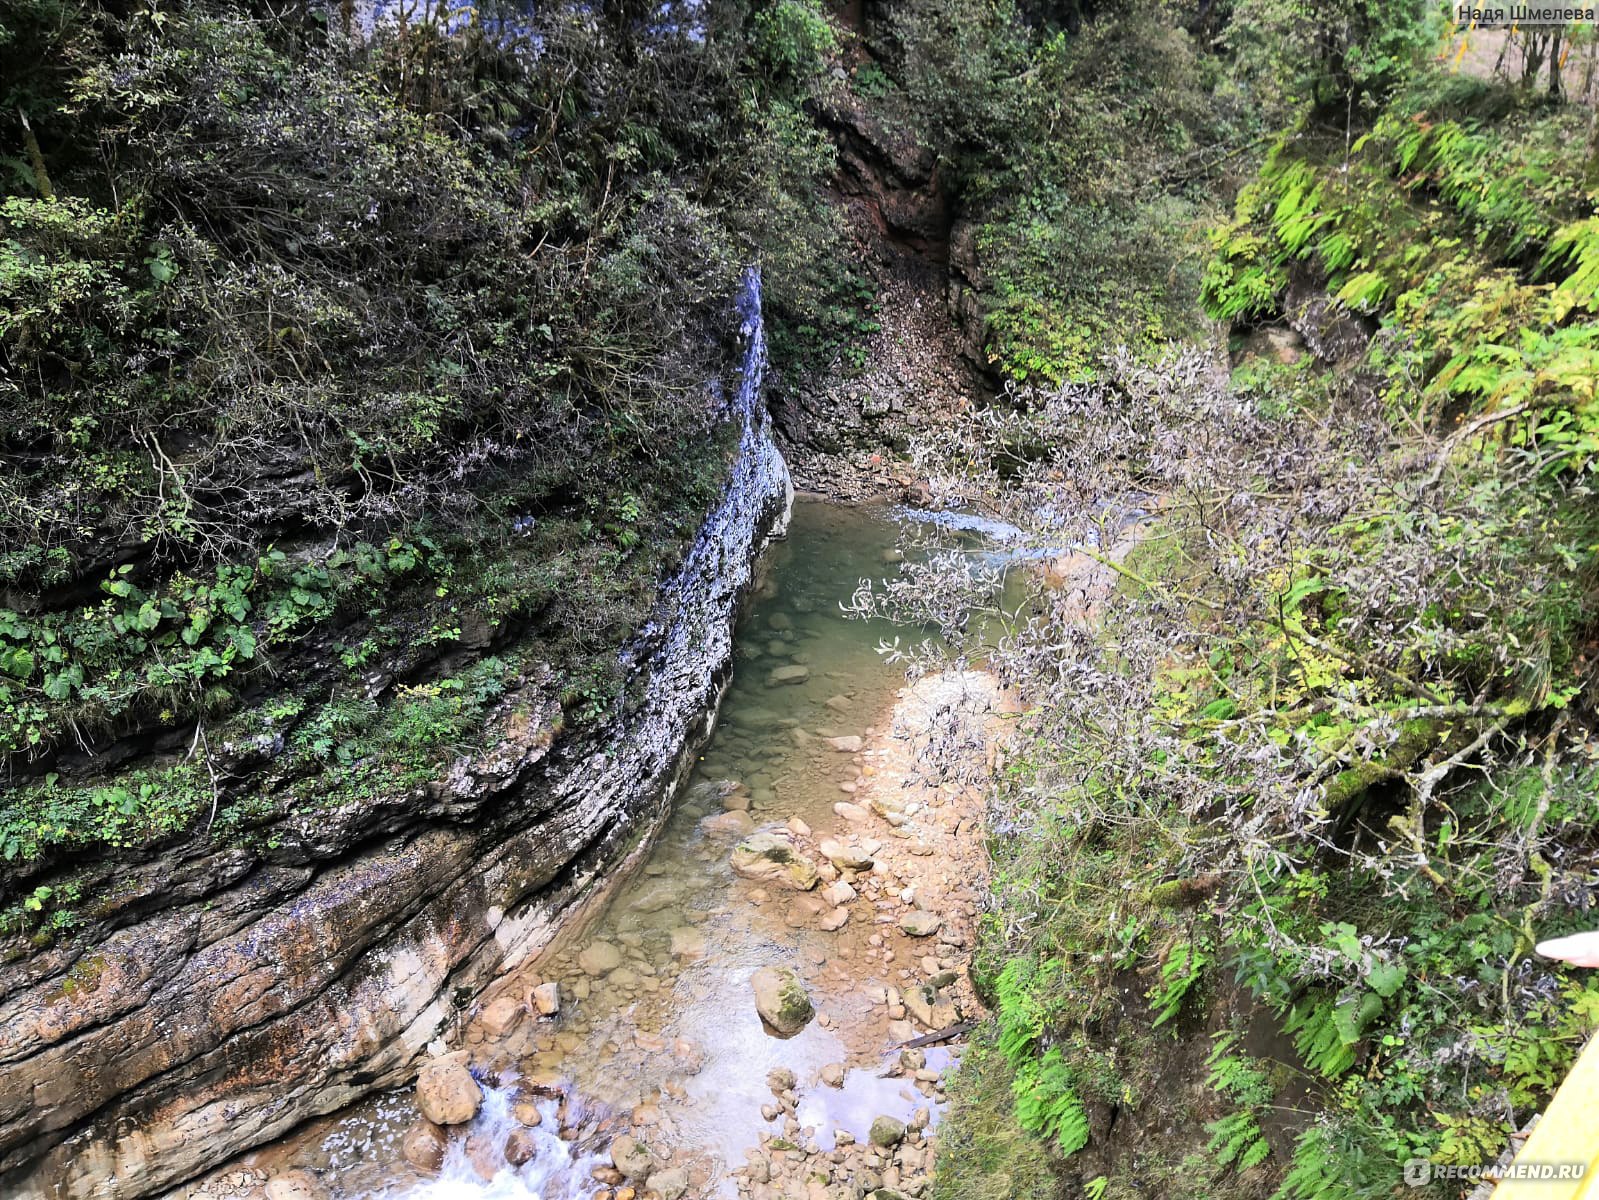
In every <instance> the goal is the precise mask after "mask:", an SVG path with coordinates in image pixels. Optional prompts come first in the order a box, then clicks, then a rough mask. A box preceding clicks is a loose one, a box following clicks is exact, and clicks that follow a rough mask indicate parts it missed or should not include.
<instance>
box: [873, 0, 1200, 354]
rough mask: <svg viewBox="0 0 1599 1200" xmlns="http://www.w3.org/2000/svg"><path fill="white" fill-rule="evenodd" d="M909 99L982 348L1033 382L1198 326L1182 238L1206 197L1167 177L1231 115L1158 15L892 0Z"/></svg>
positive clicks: (1121, 9)
mask: <svg viewBox="0 0 1599 1200" xmlns="http://www.w3.org/2000/svg"><path fill="white" fill-rule="evenodd" d="M891 24H892V28H893V31H894V35H895V38H896V41H897V43H898V44H899V46H900V48H901V59H902V62H901V64H900V69H901V73H902V75H903V86H904V91H905V96H906V101H907V104H908V106H909V107H910V109H911V111H913V112H915V113H916V114H917V117H918V119H919V120H920V121H922V122H925V124H926V127H927V128H928V130H929V133H930V135H931V138H932V140H933V143H934V145H935V146H937V148H938V149H939V150H940V151H941V152H942V154H943V155H944V157H945V159H946V161H947V162H948V164H949V167H950V168H951V174H952V182H953V184H954V187H955V189H956V193H957V198H958V201H959V203H960V204H961V206H962V208H963V209H964V210H965V211H966V212H967V213H969V214H970V215H971V217H972V221H973V225H974V226H975V238H974V239H973V241H974V244H973V245H972V246H971V250H972V251H974V252H975V265H976V267H977V270H976V271H975V272H973V277H974V279H975V280H976V281H977V286H978V288H979V291H980V293H981V296H980V299H981V302H982V307H983V312H984V318H985V323H986V334H987V345H986V349H987V354H988V358H989V361H990V362H991V363H992V364H993V366H994V368H995V370H996V371H997V372H998V373H999V374H1000V375H1001V376H1003V377H1005V378H1009V379H1012V380H1016V381H1027V382H1032V383H1040V384H1053V383H1059V382H1060V381H1062V380H1065V379H1079V378H1084V377H1086V376H1088V375H1091V374H1093V372H1094V370H1095V366H1096V364H1097V361H1098V355H1099V353H1100V351H1101V350H1103V349H1104V348H1106V347H1107V346H1110V345H1114V344H1117V343H1125V344H1127V345H1129V346H1132V347H1134V348H1135V349H1137V350H1139V351H1142V352H1149V351H1151V350H1152V348H1153V347H1154V346H1155V345H1157V344H1158V343H1159V342H1160V341H1161V340H1162V339H1165V338H1171V337H1176V336H1181V335H1183V334H1185V333H1188V332H1190V331H1191V330H1192V329H1193V328H1194V327H1195V325H1196V324H1197V322H1196V320H1195V318H1196V315H1197V311H1196V309H1197V306H1196V299H1195V297H1196V294H1197V289H1198V278H1197V266H1198V264H1197V259H1196V255H1195V254H1194V253H1193V252H1192V248H1191V244H1192V242H1193V240H1194V238H1195V237H1196V235H1197V231H1198V229H1199V226H1200V219H1201V218H1200V214H1201V213H1202V211H1203V204H1204V200H1203V195H1202V193H1201V191H1200V190H1199V189H1197V188H1184V187H1178V186H1167V185H1166V184H1165V183H1164V176H1165V175H1167V174H1168V173H1169V174H1171V175H1172V176H1175V177H1183V178H1186V177H1188V175H1189V172H1190V170H1191V167H1190V165H1189V164H1191V163H1192V162H1193V161H1194V160H1195V159H1199V158H1202V157H1203V156H1204V154H1205V150H1206V148H1207V147H1208V146H1209V145H1210V144H1211V143H1212V142H1213V141H1214V140H1215V139H1217V138H1218V137H1220V136H1222V134H1223V133H1224V131H1225V130H1226V129H1227V126H1228V122H1229V118H1230V116H1231V114H1229V113H1225V112H1218V106H1216V105H1215V104H1214V103H1213V96H1212V94H1211V91H1210V87H1211V81H1210V80H1209V79H1208V77H1207V76H1206V74H1205V71H1204V68H1203V65H1202V63H1201V62H1200V60H1199V57H1198V55H1197V54H1196V51H1195V47H1194V46H1193V44H1192V42H1191V41H1190V40H1189V38H1188V36H1187V35H1186V34H1185V33H1183V32H1182V31H1181V30H1179V29H1175V28H1173V26H1172V23H1171V21H1170V19H1169V14H1167V13H1164V12H1157V11H1155V8H1154V7H1153V6H1150V5H1146V4H1130V5H1124V6H1114V7H1112V8H1109V9H1107V10H1106V11H1104V12H1103V13H1101V14H1099V16H1098V17H1097V18H1096V19H1094V20H1092V21H1089V22H1085V23H1083V24H1082V25H1081V26H1080V27H1078V28H1075V29H1072V30H1069V31H1068V30H1062V29H1059V28H1055V27H1052V26H1049V25H1045V24H1034V23H1032V22H1030V21H1029V19H1028V17H1027V15H1026V13H1025V12H1024V11H1023V9H1022V7H1021V6H1018V5H1016V4H1014V3H1009V2H1007V3H1002V4H986V3H974V2H972V0H917V2H916V3H913V4H908V5H904V6H901V7H898V8H896V9H895V11H894V13H893V15H892V17H891Z"/></svg>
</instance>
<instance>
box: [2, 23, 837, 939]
mask: <svg viewBox="0 0 1599 1200" xmlns="http://www.w3.org/2000/svg"><path fill="white" fill-rule="evenodd" d="M353 11H354V10H353V9H351V8H350V7H348V6H344V7H341V6H338V5H320V4H312V5H299V6H295V7H293V8H292V9H289V10H280V9H279V8H277V7H274V6H270V5H258V4H252V3H248V2H245V0H239V2H233V0H216V2H214V3H209V2H208V3H202V4H192V5H184V6H179V7H177V8H168V7H164V6H158V5H146V4H143V3H129V4H124V3H120V2H118V0H106V2H104V3H96V4H88V5H85V4H77V3H62V2H61V0H26V2H24V3H21V4H17V5H12V6H10V7H9V8H8V9H7V11H6V14H5V15H4V16H3V18H0V143H3V145H4V152H3V153H4V157H0V184H3V192H0V405H3V407H4V408H5V411H6V412H7V414H8V417H9V421H8V423H7V426H6V429H5V430H4V432H3V433H0V589H3V592H0V757H3V758H4V761H5V777H4V783H3V784H0V787H3V788H4V789H5V790H4V793H3V802H0V901H3V903H0V909H3V910H4V915H3V917H0V921H3V924H4V928H5V930H6V931H7V932H13V933H18V932H20V933H36V934H39V935H41V936H45V935H48V934H49V933H50V932H52V931H56V930H60V929H63V928H66V927H68V926H69V925H70V924H71V922H72V920H74V919H75V917H74V914H73V912H72V911H69V908H68V906H66V905H64V904H63V903H62V900H63V899H64V898H65V897H67V896H69V895H71V894H72V893H73V892H74V891H75V887H74V885H73V884H72V882H71V880H72V873H71V870H70V867H71V864H72V863H73V862H74V861H77V858H78V856H85V855H87V856H96V855H102V854H108V853H109V854H112V855H114V854H116V853H120V852H128V853H135V852H141V851H143V850H147V849H150V848H152V847H155V846H158V845H160V844H161V843H163V842H164V841H170V840H172V839H174V838H182V837H190V836H199V837H202V838H205V837H241V836H246V835H245V833H244V832H243V831H249V830H254V831H256V832H254V833H250V834H248V837H249V838H251V839H254V840H255V841H256V842H259V843H260V844H262V845H266V844H269V843H270V842H271V841H272V839H273V838H274V837H275V836H276V835H275V834H274V833H273V832H272V830H273V823H274V822H275V821H276V820H277V819H278V818H279V817H281V816H282V815H284V814H285V813H289V812H293V811H296V810H303V809H304V808H305V807H306V806H308V805H310V806H318V805H331V804H337V803H341V802H346V801H351V800H359V799H360V798H362V797H376V796H381V795H383V794H384V793H385V791H388V792H389V793H390V794H396V795H397V794H404V793H405V792H406V790H407V789H409V788H414V787H416V786H419V784H420V783H421V782H424V781H425V780H427V779H429V778H432V777H435V776H436V775H437V774H438V772H440V771H441V770H443V769H444V767H445V765H447V763H448V762H449V761H450V760H451V759H452V758H453V757H455V756H456V755H458V754H459V753H461V752H462V750H463V749H464V748H468V747H470V746H472V745H474V744H476V743H477V742H478V741H479V740H480V739H481V738H482V737H483V736H484V735H483V730H482V720H483V718H484V715H485V713H486V712H487V711H488V709H489V708H490V707H492V704H491V701H492V700H493V699H494V697H497V696H499V695H500V694H501V693H504V692H508V691H509V692H513V693H517V692H518V689H521V688H527V687H533V685H534V683H535V682H537V688H535V689H534V690H537V689H538V688H544V689H546V690H549V691H550V692H552V693H553V694H554V695H555V696H557V697H558V699H559V701H560V703H561V706H562V707H563V708H564V710H565V718H564V719H565V720H567V721H578V722H581V721H584V720H593V719H595V718H597V717H599V716H601V715H603V714H604V713H605V712H607V711H609V710H610V709H611V708H612V707H613V706H614V705H615V704H617V703H619V702H621V700H622V699H623V697H622V695H621V688H622V686H623V683H624V680H623V677H622V673H621V671H620V669H619V665H618V658H617V654H616V651H617V649H618V647H619V646H621V645H622V644H623V642H624V641H625V640H626V638H627V637H628V635H629V634H630V632H631V631H632V630H633V629H634V628H635V627H636V626H638V625H639V624H641V623H642V621H643V620H644V619H645V617H646V616H647V615H648V613H649V612H650V610H651V608H652V606H653V605H654V603H655V601H656V596H655V590H656V584H657V582H658V580H659V579H660V578H661V577H662V574H663V572H665V571H666V570H667V569H668V568H669V567H670V566H671V565H672V563H673V562H674V561H675V559H676V556H677V555H678V554H679V552H680V548H681V546H682V545H683V544H684V543H685V539H686V538H687V537H688V536H689V535H690V534H691V533H692V532H693V531H694V530H695V529H696V528H697V527H698V525H699V522H700V519H701V517H702V516H703V513H704V511H705V508H706V505H707V503H708V502H709V500H710V497H711V495H712V493H713V489H714V488H715V487H716V486H717V481H718V479H719V478H720V475H721V471H722V464H723V461H724V455H725V452H726V449H727V446H726V442H725V439H724V437H723V436H722V431H721V428H720V404H721V402H720V400H719V398H718V393H717V391H716V381H717V380H718V377H719V376H721V375H722V374H723V372H724V370H725V369H726V368H727V366H728V364H729V363H730V362H731V358H730V355H729V350H730V349H731V346H732V339H733V337H734V335H735V334H736V321H735V320H734V319H733V317H732V308H733V300H734V296H735V293H736V290H737V282H738V278H739V273H740V272H741V271H742V269H743V268H744V266H745V265H746V264H748V263H750V262H752V261H759V262H761V263H762V264H763V266H764V269H765V277H766V294H767V296H768V298H769V302H770V305H771V307H772V309H773V310H774V313H775V317H774V319H775V320H777V321H779V322H783V321H788V322H794V321H798V320H801V319H810V314H811V313H812V311H813V310H816V309H823V310H827V311H830V310H829V309H828V306H830V305H834V304H836V303H837V299H838V296H839V295H841V294H846V293H843V292H841V289H844V288H847V287H848V282H849V281H848V278H847V274H846V273H844V272H842V271H840V270H839V269H838V268H837V267H836V265H835V263H834V261H833V258H832V256H831V255H830V254H829V253H828V252H829V250H830V249H831V248H832V247H833V246H835V245H836V243H837V240H838V238H839V236H840V230H839V227H838V224H837V221H836V219H835V217H834V215H833V214H832V211H831V209H830V208H829V207H828V205H827V204H826V202H825V199H824V198H823V197H822V196H821V193H820V187H819V185H820V181H821V180H822V179H823V178H824V177H825V173H826V171H827V170H828V168H829V166H830V162H831V151H830V147H829V146H828V145H827V143H826V142H825V139H823V138H822V137H821V135H820V134H819V133H818V131H817V130H816V129H815V128H814V127H813V126H811V125H810V124H809V123H808V122H807V121H805V120H804V119H803V118H802V115H801V113H800V106H801V105H802V104H803V103H804V101H805V99H806V97H808V96H810V95H811V94H813V93H814V91H815V90H816V89H817V88H819V87H821V86H823V83H824V81H825V79H826V76H825V74H824V72H823V67H824V63H825V59H824V56H825V54H826V53H827V52H828V49H829V43H828V42H827V37H828V36H830V31H829V27H828V26H827V24H826V22H825V21H822V20H821V18H820V16H819V15H818V13H817V11H816V10H815V9H814V8H813V7H812V6H811V5H809V4H808V3H806V2H805V0H780V2H778V3H776V4H775V5H770V6H761V7H757V8H753V9H752V8H750V7H749V6H745V5H738V4H727V5H719V4H713V5H710V6H703V5H693V6H689V5H684V6H673V7H672V8H671V9H670V11H669V12H665V15H663V12H664V11H665V10H657V9H651V10H649V11H647V12H646V11H645V10H643V9H638V8H635V7H629V6H626V5H618V6H614V7H608V8H606V9H605V11H604V12H603V13H601V12H598V11H595V10H591V9H590V7H588V6H585V5H579V4H558V5H549V6H539V7H538V8H537V9H536V10H533V9H531V8H529V7H528V6H523V5H504V6H498V7H496V6H494V5H484V6H479V7H477V8H475V9H473V10H470V11H469V12H457V11H456V10H455V9H454V7H453V6H450V5H444V4H439V5H428V6H423V7H420V8H417V7H415V6H412V7H409V8H408V9H407V11H406V12H405V14H404V16H403V19H402V18H400V17H397V16H396V15H395V14H393V13H389V12H388V11H387V10H385V9H383V8H382V7H381V6H380V7H379V8H378V10H377V11H376V16H375V18H374V19H372V20H371V21H367V22H364V23H363V21H358V20H355V19H354V17H353V16H352V13H353ZM779 209H781V210H782V211H783V212H784V213H785V214H786V219H785V220H783V221H782V222H773V221H771V220H770V219H769V218H770V214H771V213H772V212H774V211H777V210H779ZM663 297H670V301H669V302H663ZM823 323H824V324H825V320H824V322H823ZM539 681H544V682H539ZM516 703H517V704H519V705H524V706H531V705H532V701H531V700H530V699H528V698H526V697H525V696H524V697H523V698H522V699H519V700H517V701H516ZM534 707H536V706H534ZM263 746H271V747H273V748H274V749H272V751H271V752H270V753H265V754H264V753H263V752H262V749H261V748H262V747H263ZM265 760H270V762H271V766H270V769H268V768H267V767H266V766H265V765H264V762H265ZM63 866H65V867H67V868H68V871H67V874H66V875H64V876H60V877H57V876H56V875H53V874H51V872H52V871H54V870H55V869H57V868H59V867H63ZM24 901H26V902H25V903H24Z"/></svg>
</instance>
